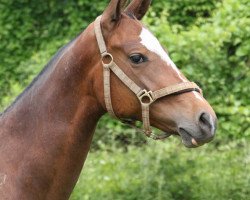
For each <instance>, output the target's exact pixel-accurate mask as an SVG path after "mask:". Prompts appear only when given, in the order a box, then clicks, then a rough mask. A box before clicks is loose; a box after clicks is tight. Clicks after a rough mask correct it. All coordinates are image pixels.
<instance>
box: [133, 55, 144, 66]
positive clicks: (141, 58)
mask: <svg viewBox="0 0 250 200" xmlns="http://www.w3.org/2000/svg"><path fill="white" fill-rule="evenodd" d="M130 60H131V61H132V62H133V63H134V64H140V63H143V62H145V61H147V59H146V57H145V56H143V55H141V54H133V55H131V56H130Z"/></svg>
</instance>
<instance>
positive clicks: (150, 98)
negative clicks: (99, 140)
mask: <svg viewBox="0 0 250 200" xmlns="http://www.w3.org/2000/svg"><path fill="white" fill-rule="evenodd" d="M95 35H96V39H97V43H98V46H99V50H100V53H101V56H102V65H103V79H104V99H105V105H106V109H107V111H108V113H109V114H110V115H111V116H112V117H114V118H117V119H119V118H118V117H117V116H116V115H115V112H114V110H113V107H112V101H111V93H110V70H112V72H113V73H114V74H115V75H116V76H117V77H118V78H119V79H120V80H121V81H122V82H123V83H124V84H125V85H126V86H127V87H128V88H129V89H130V90H131V91H133V92H134V93H135V95H136V96H137V98H138V100H139V101H140V103H141V109H142V122H143V133H144V134H145V135H146V136H147V137H150V138H152V139H154V140H161V139H164V138H166V137H168V136H169V134H168V133H165V134H163V135H155V134H153V133H152V129H151V127H150V120H149V106H150V105H151V104H152V103H153V102H154V101H155V100H157V99H159V98H161V97H164V96H168V95H172V94H179V93H183V92H189V91H197V92H199V93H201V94H202V91H201V89H200V88H199V87H198V86H197V85H196V84H195V83H194V82H183V83H179V84H176V85H172V86H168V87H165V88H162V89H160V90H156V91H154V92H153V91H147V90H145V89H141V88H140V87H139V86H138V85H137V84H136V83H135V82H134V81H132V80H131V79H130V78H129V77H128V76H127V75H126V74H125V73H124V72H123V71H122V70H121V69H120V68H119V67H118V66H117V65H116V63H115V62H114V59H113V56H112V55H111V54H110V53H108V52H107V47H106V44H105V41H104V38H103V35H102V29H101V16H99V17H98V18H97V19H96V21H95ZM104 60H105V61H104ZM122 121H123V122H125V123H126V124H128V125H131V124H130V123H129V122H128V121H124V120H122ZM132 126H133V125H132ZM133 127H134V126H133ZM135 128H136V127H135ZM136 129H137V130H138V128H136Z"/></svg>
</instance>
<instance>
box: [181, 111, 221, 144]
mask: <svg viewBox="0 0 250 200" xmlns="http://www.w3.org/2000/svg"><path fill="white" fill-rule="evenodd" d="M216 126H217V118H216V117H213V116H212V115H210V114H209V113H206V112H202V113H201V114H200V115H199V117H198V120H197V123H195V124H191V123H187V122H186V123H183V124H182V125H180V126H179V128H178V133H179V135H180V136H181V139H182V143H183V144H184V145H185V146H186V147H188V148H195V147H199V146H201V145H203V144H205V143H208V142H210V141H212V140H213V138H214V136H215V132H216Z"/></svg>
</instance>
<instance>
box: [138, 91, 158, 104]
mask: <svg viewBox="0 0 250 200" xmlns="http://www.w3.org/2000/svg"><path fill="white" fill-rule="evenodd" d="M137 97H138V99H139V100H140V102H141V104H142V105H150V104H151V103H153V102H154V97H153V92H152V91H147V90H145V89H144V90H141V91H140V92H139V93H138V94H137Z"/></svg>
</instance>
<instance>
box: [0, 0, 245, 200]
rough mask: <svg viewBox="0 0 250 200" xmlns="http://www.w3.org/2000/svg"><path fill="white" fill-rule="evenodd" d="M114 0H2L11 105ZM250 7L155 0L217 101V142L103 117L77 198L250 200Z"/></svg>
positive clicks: (154, 21)
mask: <svg viewBox="0 0 250 200" xmlns="http://www.w3.org/2000/svg"><path fill="white" fill-rule="evenodd" d="M107 2H108V0H105V1H98V0H92V1H87V0H74V1H73V0H65V1H58V0H55V1H47V0H45V1H44V0H43V1H42V0H36V1H29V0H18V1H17V0H1V3H0V13H1V14H0V41H1V42H0V97H1V98H0V108H1V109H2V110H3V109H4V107H6V106H7V105H9V104H10V102H11V101H12V100H13V98H14V97H15V96H17V95H18V94H19V93H20V92H21V91H22V90H23V88H24V87H25V86H27V84H28V83H29V82H30V81H31V79H33V78H34V76H35V75H36V74H38V72H39V71H40V70H41V68H42V67H43V66H44V65H45V64H46V63H47V62H48V60H49V59H50V57H52V55H53V54H55V53H56V51H57V49H58V48H59V47H61V46H62V45H64V44H66V43H67V42H68V41H69V40H71V39H73V38H74V37H75V36H76V35H77V34H78V33H79V32H81V31H82V30H83V29H84V28H85V27H86V26H87V25H88V24H89V23H90V22H91V21H93V20H94V18H95V17H96V16H97V15H99V14H100V13H101V11H102V10H103V9H104V7H105V5H106V4H107ZM249 10H250V2H249V0H219V1H218V0H217V1H215V0H209V1H208V0H197V1H192V0H185V1H181V0H176V1H170V0H169V1H157V0H154V1H153V6H152V8H151V9H150V13H149V14H148V15H147V17H146V18H145V19H144V21H145V23H146V24H147V25H148V26H149V28H150V29H151V30H152V31H153V32H154V33H155V34H156V35H157V36H158V38H159V39H160V41H161V42H162V44H163V45H164V46H165V47H167V49H168V51H169V53H170V56H171V57H172V59H173V60H174V62H175V63H176V64H177V65H178V66H179V67H180V69H181V70H182V71H183V72H184V74H185V75H186V76H187V77H188V78H189V79H190V80H193V81H195V82H197V83H199V85H200V86H201V87H202V88H203V91H204V95H205V97H206V98H207V99H208V100H209V102H210V103H211V104H212V106H213V108H214V109H215V111H216V113H217V116H218V118H219V127H218V132H217V136H216V139H215V141H214V142H213V143H212V144H214V145H211V144H210V145H209V147H200V148H199V149H197V150H187V149H183V147H182V145H180V144H179V143H177V142H176V140H174V142H169V140H167V141H166V142H165V143H159V142H157V143H154V142H150V141H149V140H147V139H145V138H144V137H143V136H142V135H141V134H138V133H135V131H134V130H132V129H130V128H127V127H126V126H124V125H122V124H121V123H119V122H117V121H115V120H111V119H110V118H109V117H108V116H104V117H103V118H102V120H101V121H100V123H99V125H98V128H97V131H96V134H95V138H94V142H93V144H92V152H91V155H90V158H89V159H88V161H87V163H86V167H85V171H84V172H83V176H82V177H81V178H80V180H79V182H78V185H77V188H76V190H75V191H74V194H73V195H72V198H71V199H72V200H78V199H81V200H84V199H145V200H146V199H150V200H151V199H170V200H171V199H197V200H198V199H204V200H206V199H220V200H224V199H225V200H227V199H233V200H234V199H235V200H238V199H242V200H245V199H248V197H249V196H250V191H249V184H250V176H249V174H250V169H249V166H250V165H249V152H250V149H249V146H250V145H249V139H250V87H249V86H250V12H249ZM232 140H235V141H236V142H230V143H229V141H232ZM227 143H229V144H227ZM226 144H227V145H226ZM133 146H137V147H136V148H135V147H133ZM138 146H142V147H141V148H138ZM121 147H122V148H121ZM125 152H126V153H125ZM96 174H98V175H96ZM84 175H85V176H84Z"/></svg>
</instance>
